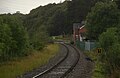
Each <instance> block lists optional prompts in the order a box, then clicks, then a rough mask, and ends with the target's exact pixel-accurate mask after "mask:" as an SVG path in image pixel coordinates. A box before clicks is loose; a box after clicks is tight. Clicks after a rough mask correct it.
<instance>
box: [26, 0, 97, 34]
mask: <svg viewBox="0 0 120 78" xmlns="http://www.w3.org/2000/svg"><path fill="white" fill-rule="evenodd" d="M95 3H96V1H93V0H66V1H64V2H63V3H58V4H55V3H54V4H48V5H45V6H40V7H38V8H36V9H33V10H31V12H30V14H28V15H27V16H26V19H25V26H26V27H27V30H28V31H29V33H31V34H32V32H34V31H35V30H36V29H37V28H39V27H41V26H44V27H45V28H46V30H47V32H48V33H49V35H61V34H62V33H63V32H65V33H67V34H71V33H72V28H73V23H76V22H81V21H83V20H85V17H86V15H87V13H88V12H89V11H90V9H91V7H92V6H94V4H95Z"/></svg>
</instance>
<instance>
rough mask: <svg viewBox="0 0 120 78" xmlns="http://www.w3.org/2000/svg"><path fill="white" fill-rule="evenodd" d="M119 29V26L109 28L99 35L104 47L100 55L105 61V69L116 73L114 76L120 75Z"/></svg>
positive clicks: (101, 45) (101, 44) (100, 42)
mask: <svg viewBox="0 0 120 78" xmlns="http://www.w3.org/2000/svg"><path fill="white" fill-rule="evenodd" d="M117 31H118V29H117V28H109V29H107V31H106V32H103V33H102V34H101V35H100V37H99V45H100V47H102V49H103V52H102V53H101V56H100V57H101V61H102V62H103V63H104V67H105V71H106V72H107V73H109V74H111V75H114V76H113V77H114V78H118V77H119V73H118V72H119V67H120V63H119V60H120V57H119V56H120V42H119V35H118V32H117ZM119 32H120V31H119Z"/></svg>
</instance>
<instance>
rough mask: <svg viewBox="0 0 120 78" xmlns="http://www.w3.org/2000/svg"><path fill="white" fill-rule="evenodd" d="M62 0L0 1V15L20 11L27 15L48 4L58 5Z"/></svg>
mask: <svg viewBox="0 0 120 78" xmlns="http://www.w3.org/2000/svg"><path fill="white" fill-rule="evenodd" d="M60 1H63V0H0V14H3V13H15V12H16V11H20V12H21V13H23V14H28V13H29V12H30V10H32V9H34V8H37V7H39V6H40V5H42V6H43V5H47V4H49V3H59V2H60Z"/></svg>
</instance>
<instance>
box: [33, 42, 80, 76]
mask: <svg viewBox="0 0 120 78" xmlns="http://www.w3.org/2000/svg"><path fill="white" fill-rule="evenodd" d="M62 45H63V46H64V47H65V48H66V49H67V53H66V55H65V56H64V58H62V59H61V60H60V61H59V62H57V63H56V64H55V65H54V66H52V67H50V68H49V69H47V70H44V71H43V72H40V73H39V74H36V75H34V76H33V77H31V78H64V77H65V76H66V75H67V74H68V73H70V72H71V71H72V69H73V68H74V67H75V66H76V65H77V63H78V61H79V58H80V54H79V52H78V51H77V50H76V48H75V47H73V46H71V45H66V44H62Z"/></svg>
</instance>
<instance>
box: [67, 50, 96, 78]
mask: <svg viewBox="0 0 120 78" xmlns="http://www.w3.org/2000/svg"><path fill="white" fill-rule="evenodd" d="M77 50H78V49H77ZM78 51H79V53H80V60H79V62H78V64H77V65H76V67H75V68H74V69H73V71H72V72H70V73H69V74H68V75H67V76H66V78H91V76H92V71H93V68H94V63H93V62H92V61H91V60H87V59H86V58H87V57H86V56H85V55H84V53H83V52H81V51H80V50H78Z"/></svg>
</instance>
